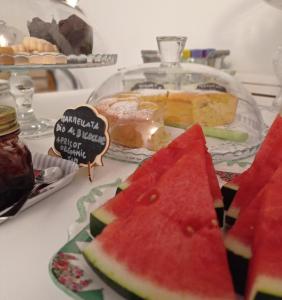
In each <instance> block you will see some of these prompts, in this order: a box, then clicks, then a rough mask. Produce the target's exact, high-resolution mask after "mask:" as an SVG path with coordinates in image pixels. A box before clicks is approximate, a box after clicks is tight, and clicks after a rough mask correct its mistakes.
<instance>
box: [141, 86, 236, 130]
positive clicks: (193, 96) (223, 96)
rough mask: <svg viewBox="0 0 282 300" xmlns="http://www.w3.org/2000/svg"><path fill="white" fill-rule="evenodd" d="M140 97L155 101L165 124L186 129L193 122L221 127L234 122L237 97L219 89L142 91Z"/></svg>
mask: <svg viewBox="0 0 282 300" xmlns="http://www.w3.org/2000/svg"><path fill="white" fill-rule="evenodd" d="M140 99H141V100H144V101H151V102H154V103H156V104H157V105H158V106H159V108H162V109H163V110H164V121H165V124H166V125H170V126H176V127H181V128H186V127H187V126H190V125H191V124H193V123H200V124H201V125H204V126H220V125H227V124H230V123H232V122H233V120H234V118H235V114H236V109H237V102H238V99H237V97H235V96H234V95H232V94H230V93H226V92H218V91H199V90H194V91H167V92H166V93H165V92H164V91H163V92H162V93H160V91H155V92H152V94H151V95H150V92H149V91H146V93H145V94H144V91H140Z"/></svg>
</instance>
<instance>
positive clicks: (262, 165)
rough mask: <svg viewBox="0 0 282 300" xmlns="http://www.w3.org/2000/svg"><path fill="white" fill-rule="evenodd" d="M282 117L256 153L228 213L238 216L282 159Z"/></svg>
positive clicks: (277, 119)
mask: <svg viewBox="0 0 282 300" xmlns="http://www.w3.org/2000/svg"><path fill="white" fill-rule="evenodd" d="M281 147H282V118H281V116H280V115H278V116H277V117H276V119H275V120H274V122H273V124H272V126H271V128H270V129H269V131H268V134H267V136H266V138H265V140H264V142H263V143H262V145H261V147H260V149H259V151H258V152H257V154H256V157H255V160H254V162H253V163H252V165H251V167H250V168H249V170H248V172H247V176H244V177H243V178H244V179H243V180H242V182H240V188H239V191H238V192H237V193H236V196H235V198H234V200H233V202H232V204H231V207H230V208H229V209H228V212H227V215H228V216H231V217H234V218H237V217H238V215H239V211H240V209H242V210H243V209H244V207H245V206H246V205H248V203H249V202H250V201H251V199H253V198H254V197H255V196H256V195H257V194H258V193H259V191H260V190H261V189H262V188H263V186H264V185H265V184H266V182H267V181H268V179H269V178H270V177H271V175H272V174H273V172H274V171H275V169H276V168H277V167H278V165H279V163H280V162H281V160H282V151H281Z"/></svg>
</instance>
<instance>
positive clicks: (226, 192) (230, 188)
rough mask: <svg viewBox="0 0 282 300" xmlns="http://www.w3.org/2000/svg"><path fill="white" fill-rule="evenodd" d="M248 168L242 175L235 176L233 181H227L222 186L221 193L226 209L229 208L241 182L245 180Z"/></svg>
mask: <svg viewBox="0 0 282 300" xmlns="http://www.w3.org/2000/svg"><path fill="white" fill-rule="evenodd" d="M246 173H247V170H246V171H245V172H243V173H242V174H240V175H237V176H236V177H234V178H233V179H232V180H231V181H229V182H227V183H225V184H224V185H223V186H222V187H221V194H222V197H223V205H224V210H228V209H229V207H230V205H231V203H232V201H233V199H234V197H235V195H236V193H237V191H238V190H239V187H240V183H241V182H242V181H243V180H244V176H245V175H246Z"/></svg>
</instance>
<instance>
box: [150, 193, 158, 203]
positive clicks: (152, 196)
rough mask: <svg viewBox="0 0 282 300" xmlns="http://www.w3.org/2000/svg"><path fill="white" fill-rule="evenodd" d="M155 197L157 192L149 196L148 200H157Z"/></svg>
mask: <svg viewBox="0 0 282 300" xmlns="http://www.w3.org/2000/svg"><path fill="white" fill-rule="evenodd" d="M157 198H158V195H157V194H152V195H151V196H150V198H149V200H150V201H151V202H154V201H156V200H157Z"/></svg>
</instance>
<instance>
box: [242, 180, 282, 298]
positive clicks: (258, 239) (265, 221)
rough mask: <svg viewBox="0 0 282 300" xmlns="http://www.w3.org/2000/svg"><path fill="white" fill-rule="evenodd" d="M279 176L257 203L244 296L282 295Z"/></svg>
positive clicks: (265, 296) (281, 203)
mask: <svg viewBox="0 0 282 300" xmlns="http://www.w3.org/2000/svg"><path fill="white" fill-rule="evenodd" d="M281 179H282V177H280V182H276V185H275V186H274V185H273V187H272V189H271V190H269V191H268V194H267V199H265V200H266V201H263V202H262V203H261V208H260V212H259V216H258V219H259V222H257V226H256V231H255V236H254V241H253V258H252V260H251V263H250V270H249V275H248V293H247V295H248V296H247V297H246V298H247V299H248V300H253V299H269V300H278V299H280V300H281V299H282V275H281V270H282V254H281V249H282V230H281V229H282V228H281V224H282V199H281Z"/></svg>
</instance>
